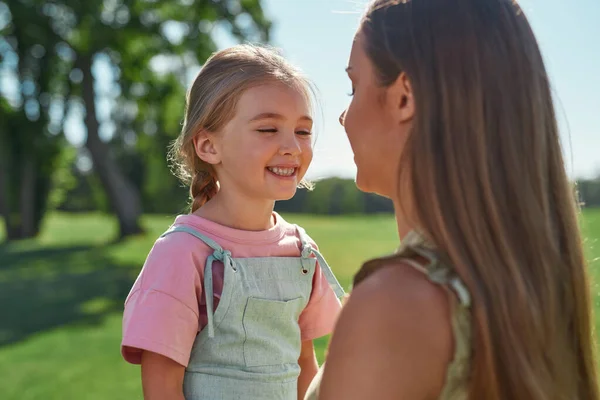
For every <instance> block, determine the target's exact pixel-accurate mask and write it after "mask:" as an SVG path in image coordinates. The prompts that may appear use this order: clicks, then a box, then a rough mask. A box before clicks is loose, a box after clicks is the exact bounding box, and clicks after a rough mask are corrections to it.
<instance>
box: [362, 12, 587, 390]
mask: <svg viewBox="0 0 600 400" xmlns="http://www.w3.org/2000/svg"><path fill="white" fill-rule="evenodd" d="M361 33H362V35H363V38H364V43H365V50H366V52H367V54H368V56H369V58H370V59H371V61H372V62H373V64H374V66H375V70H376V73H377V75H378V78H379V81H380V83H381V85H384V86H385V85H389V84H391V83H392V82H394V81H395V80H396V78H397V77H398V76H399V74H400V72H404V73H406V75H407V76H408V78H409V80H410V82H411V84H412V87H413V90H414V96H415V101H416V110H417V112H416V120H415V124H414V129H413V131H412V132H411V135H410V138H409V139H408V142H407V145H406V147H405V151H404V152H403V154H402V156H401V160H400V170H399V187H400V188H408V190H407V191H406V192H403V193H402V196H409V198H408V199H409V203H408V204H410V209H411V211H412V215H414V217H415V221H418V226H419V228H421V229H422V230H423V231H424V232H426V233H427V235H429V236H430V238H431V240H432V241H433V242H434V244H435V245H436V246H437V247H438V248H439V250H440V252H441V253H442V254H443V256H444V257H446V258H447V259H448V260H449V261H450V263H451V264H452V265H453V266H454V267H455V268H456V270H457V273H458V274H459V275H460V276H461V277H462V279H463V280H464V281H465V283H466V284H467V286H468V288H469V289H470V291H471V294H472V297H473V310H472V311H473V337H474V342H473V359H472V365H471V367H470V371H471V376H470V386H469V399H471V400H500V399H502V400H520V399H522V400H548V399H564V400H567V399H569V400H574V399H586V400H588V399H593V400H596V399H598V386H597V376H596V369H595V367H596V365H595V357H594V354H595V348H594V340H593V334H592V317H591V301H590V291H589V280H588V272H587V269H586V263H585V260H584V255H583V251H582V242H581V237H580V232H579V226H578V218H577V207H576V202H575V194H574V189H573V186H572V184H571V183H570V182H569V180H568V178H567V174H566V172H565V166H564V162H563V158H562V152H561V147H560V138H559V132H558V128H557V123H556V118H555V112H554V106H553V102H552V95H551V90H550V85H549V82H548V75H547V73H546V70H545V67H544V62H543V60H542V56H541V53H540V50H539V47H538V44H537V42H536V39H535V37H534V34H533V32H532V30H531V27H530V26H529V23H528V22H527V19H526V17H525V15H524V14H523V12H522V10H521V9H520V8H519V6H518V5H517V4H516V3H515V2H514V1H511V0H404V1H400V0H396V1H389V0H387V1H386V0H383V1H382V0H378V1H374V2H372V3H371V5H370V6H369V9H368V10H367V13H366V14H365V17H364V19H363V21H362V24H361ZM400 197H401V196H400Z"/></svg>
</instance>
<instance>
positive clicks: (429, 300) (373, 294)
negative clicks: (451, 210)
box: [348, 257, 451, 336]
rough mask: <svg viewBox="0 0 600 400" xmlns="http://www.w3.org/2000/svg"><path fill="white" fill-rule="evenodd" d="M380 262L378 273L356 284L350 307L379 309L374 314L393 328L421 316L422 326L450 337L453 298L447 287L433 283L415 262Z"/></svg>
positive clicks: (394, 260) (387, 260)
mask: <svg viewBox="0 0 600 400" xmlns="http://www.w3.org/2000/svg"><path fill="white" fill-rule="evenodd" d="M378 263H379V265H378V267H377V270H376V271H373V272H372V273H371V274H370V275H369V276H367V277H365V278H364V279H363V280H362V281H361V282H360V284H357V285H355V287H354V289H353V291H352V293H351V296H350V299H349V301H348V306H350V305H351V304H352V303H354V304H356V306H355V307H356V308H360V309H362V308H370V309H376V310H378V311H379V312H378V313H374V314H376V315H379V316H381V318H382V319H383V321H382V322H383V323H389V324H392V325H393V324H396V325H399V326H400V325H402V324H404V323H407V322H409V323H410V322H412V323H414V322H415V320H414V319H413V317H417V316H418V317H419V318H418V319H417V321H419V322H420V324H421V325H425V324H426V325H428V327H429V328H431V329H433V330H434V331H437V332H446V331H447V332H448V336H451V326H450V324H449V318H448V315H449V313H450V311H449V310H450V299H449V296H448V293H447V291H446V290H445V289H444V287H442V286H440V285H439V284H436V283H434V282H432V281H431V280H430V279H429V277H428V275H427V273H426V271H425V269H424V267H421V266H420V264H418V263H417V262H416V261H414V260H410V259H403V258H399V257H388V258H384V259H381V260H379V261H378ZM351 299H353V301H351ZM348 311H352V308H349V310H348ZM373 318H376V316H374V317H373Z"/></svg>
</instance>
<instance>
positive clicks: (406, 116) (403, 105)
mask: <svg viewBox="0 0 600 400" xmlns="http://www.w3.org/2000/svg"><path fill="white" fill-rule="evenodd" d="M388 96H389V97H388V98H389V99H390V100H391V101H390V106H391V107H392V110H391V111H392V112H393V113H394V116H395V118H396V119H397V120H398V123H405V122H408V121H410V120H412V119H413V117H414V115H415V97H414V95H413V90H412V85H411V83H410V81H409V80H408V76H407V75H406V74H405V73H404V72H401V73H400V75H398V78H396V81H395V82H394V83H392V84H391V85H390V86H389V87H388Z"/></svg>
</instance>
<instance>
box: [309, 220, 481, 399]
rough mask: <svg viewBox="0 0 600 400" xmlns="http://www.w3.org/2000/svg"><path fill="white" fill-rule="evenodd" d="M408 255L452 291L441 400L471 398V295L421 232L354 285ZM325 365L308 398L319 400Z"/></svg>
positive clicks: (370, 267) (367, 266)
mask: <svg viewBox="0 0 600 400" xmlns="http://www.w3.org/2000/svg"><path fill="white" fill-rule="evenodd" d="M398 256H402V257H406V258H405V259H403V261H404V262H406V263H407V264H409V265H411V266H412V267H414V268H415V269H417V270H419V271H421V272H423V273H424V274H425V275H426V276H427V278H428V279H429V280H430V281H431V282H433V283H435V284H438V285H441V286H442V287H444V288H445V289H446V290H447V291H448V292H449V293H451V296H450V298H451V301H452V304H451V308H450V309H451V311H452V315H451V318H452V333H453V336H454V357H453V360H452V362H451V363H450V364H449V365H448V369H447V371H446V382H445V384H444V388H443V390H442V393H441V394H440V397H439V400H466V399H467V398H468V383H469V373H470V358H471V346H472V341H471V338H472V333H471V296H470V294H469V291H468V290H467V287H466V286H465V285H464V283H463V282H462V281H461V279H460V278H459V277H458V275H457V274H456V272H455V271H454V270H453V269H452V268H451V267H449V266H447V265H446V264H444V263H442V262H441V260H440V258H439V256H438V254H437V252H436V251H435V248H434V247H433V246H431V245H430V244H429V243H427V242H426V240H425V239H424V238H423V237H422V236H421V235H419V234H418V233H416V232H414V231H411V232H409V233H408V234H407V235H406V236H405V237H404V239H403V240H402V244H401V246H400V248H399V249H398V251H397V253H396V254H394V255H393V256H391V257H388V258H383V259H379V260H374V261H371V262H368V263H366V264H365V265H364V266H363V267H362V268H361V270H360V271H359V272H358V273H357V274H356V276H355V278H354V285H355V286H356V285H357V284H359V283H360V282H361V281H362V280H363V279H365V278H366V277H367V276H369V275H371V274H372V273H374V272H375V271H377V270H378V269H380V268H381V267H384V266H386V265H389V263H388V262H386V260H390V259H391V258H394V259H397V258H398ZM417 256H420V257H423V258H425V260H427V263H426V264H425V265H421V264H419V263H417V262H416V261H414V258H415V257H417ZM322 374H323V367H321V369H320V370H319V372H318V373H317V375H316V376H315V378H314V380H313V382H312V383H311V385H310V387H309V389H308V391H307V393H306V396H305V400H318V398H319V388H320V385H321V377H322Z"/></svg>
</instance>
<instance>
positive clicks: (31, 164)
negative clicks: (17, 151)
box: [19, 154, 37, 239]
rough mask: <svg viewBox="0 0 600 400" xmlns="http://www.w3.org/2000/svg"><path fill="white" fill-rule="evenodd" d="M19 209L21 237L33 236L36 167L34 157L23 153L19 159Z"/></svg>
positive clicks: (35, 231) (34, 227) (34, 233)
mask: <svg viewBox="0 0 600 400" xmlns="http://www.w3.org/2000/svg"><path fill="white" fill-rule="evenodd" d="M20 165H21V168H20V170H21V171H20V176H21V180H20V182H19V183H20V188H19V211H20V214H21V224H20V225H21V235H20V238H21V239H25V238H30V237H34V236H35V235H36V234H37V227H36V223H35V220H36V218H35V205H36V199H35V196H36V190H35V184H36V169H35V157H34V156H33V155H32V154H25V155H23V157H22V158H21V160H20Z"/></svg>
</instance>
